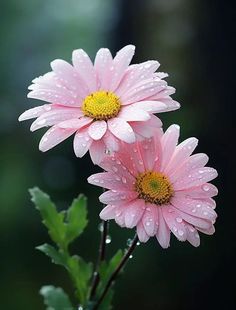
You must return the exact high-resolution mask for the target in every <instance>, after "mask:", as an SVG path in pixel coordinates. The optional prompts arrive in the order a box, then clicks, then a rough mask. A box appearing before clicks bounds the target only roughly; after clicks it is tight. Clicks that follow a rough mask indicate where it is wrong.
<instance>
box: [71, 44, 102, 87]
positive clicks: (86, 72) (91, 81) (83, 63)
mask: <svg viewBox="0 0 236 310" xmlns="http://www.w3.org/2000/svg"><path fill="white" fill-rule="evenodd" d="M72 62H73V66H74V67H75V70H76V72H77V74H78V75H79V76H80V78H81V79H82V80H83V81H84V83H85V84H86V86H87V87H88V89H89V91H90V92H91V93H92V92H95V91H96V90H97V81H96V72H95V70H94V67H93V63H92V61H91V60H90V58H89V56H88V55H87V53H85V51H84V50H82V49H78V50H74V51H73V53H72Z"/></svg>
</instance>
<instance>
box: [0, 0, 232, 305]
mask: <svg viewBox="0 0 236 310" xmlns="http://www.w3.org/2000/svg"><path fill="white" fill-rule="evenodd" d="M234 12H235V7H233V5H232V4H231V3H230V1H221V2H220V1H213V0H211V1H210V0H209V1H198V0H150V1H148V0H146V1H141V0H91V1H89V0H84V1H83V0H47V1H41V0H34V1H29V0H21V1H19V0H7V1H4V0H1V2H0V46H1V48H0V124H1V125H0V143H1V152H0V238H1V242H0V244H1V254H0V255H1V256H0V260H1V261H0V266H1V273H0V274H1V289H0V295H1V296H0V305H1V309H6V310H11V309H20V310H21V309H27V310H28V309H34V310H40V309H44V306H43V303H42V299H41V297H40V296H39V294H38V291H39V289H40V287H41V286H42V285H44V284H55V285H58V286H62V287H64V288H65V290H66V291H67V292H68V293H69V294H70V295H71V296H72V295H73V291H72V289H71V287H70V283H69V280H68V278H67V275H66V273H65V272H64V271H63V270H61V269H60V267H58V266H54V265H52V264H51V263H50V262H49V259H48V258H46V257H44V256H43V255H42V254H41V253H39V252H37V251H36V250H35V249H34V248H35V246H37V245H39V244H42V243H44V242H48V241H49V240H48V236H47V232H46V230H45V229H44V227H43V226H42V224H41V223H40V218H39V214H38V213H37V211H35V209H34V207H33V206H32V203H31V202H30V198H29V194H28V192H27V189H28V188H30V187H33V186H34V185H38V186H39V187H40V188H42V189H43V190H45V191H46V192H48V193H49V194H50V195H51V196H52V198H53V199H54V201H56V202H57V204H58V206H59V207H60V208H66V207H67V206H68V205H69V203H70V202H71V200H72V199H73V198H74V197H76V196H77V194H78V193H79V192H84V193H85V194H86V195H87V196H88V197H89V219H90V222H89V226H88V228H87V229H86V233H85V234H84V235H83V236H82V237H81V238H80V239H79V241H78V243H76V244H75V245H74V247H73V251H74V252H78V253H79V254H81V255H82V256H84V257H85V258H86V259H88V260H93V261H94V260H95V256H96V252H97V246H98V241H99V232H98V230H97V226H98V223H99V219H98V214H99V211H100V209H101V205H100V204H99V203H98V200H97V197H98V195H99V194H100V191H99V189H98V188H95V187H93V186H90V185H88V184H87V182H86V178H87V177H88V176H89V175H90V174H91V173H93V172H95V171H98V168H96V167H93V165H92V164H91V161H90V158H89V156H86V157H85V158H83V159H76V158H75V156H74V154H73V150H72V139H69V141H66V142H64V143H62V144H61V145H59V146H58V147H56V148H55V149H53V150H51V151H49V152H47V153H46V154H43V153H41V152H39V150H38V147H37V144H38V141H39V139H40V137H41V136H42V131H40V132H37V133H34V134H32V133H30V132H29V125H30V122H25V123H23V124H22V123H21V124H20V123H18V121H17V118H18V116H19V114H21V113H22V112H23V111H24V110H25V109H28V108H30V107H33V106H36V105H39V104H40V102H39V101H38V102H37V101H36V100H29V99H27V98H26V94H27V87H28V85H29V84H30V82H31V80H32V79H33V78H34V77H36V76H39V75H41V74H43V73H45V72H47V71H49V70H50V68H49V62H50V61H52V60H53V59H55V58H63V59H65V60H68V61H70V59H71V52H72V50H73V49H76V48H83V49H85V50H86V51H87V52H88V53H89V54H90V55H91V57H92V58H93V57H94V55H95V53H96V50H97V49H98V48H100V47H102V46H104V47H108V48H110V49H111V50H112V52H113V54H114V53H115V51H117V50H118V49H119V48H121V47H123V46H124V45H126V44H129V43H133V44H135V45H136V47H137V49H136V56H135V59H134V61H135V62H141V61H144V60H147V59H157V60H159V61H160V63H161V64H162V66H161V71H165V72H168V73H169V74H170V77H169V78H168V81H169V83H170V85H173V86H175V87H176V89H177V93H176V94H175V95H174V98H175V99H176V100H178V101H179V102H180V103H181V104H182V108H181V109H180V110H178V111H176V112H171V113H167V114H161V115H160V117H161V119H162V120H163V121H164V127H165V128H167V127H168V126H169V125H170V124H172V123H177V124H179V125H181V128H182V130H181V140H183V139H185V138H187V137H189V136H196V137H198V138H199V139H200V143H199V146H198V148H197V151H199V152H205V153H207V154H208V155H209V157H210V162H209V165H210V166H212V167H215V168H217V170H218V172H219V177H218V179H217V180H216V181H215V182H214V184H216V185H217V186H218V188H219V195H218V197H217V199H216V200H217V212H218V215H219V217H218V220H217V222H216V233H215V235H214V236H204V235H202V236H201V246H200V247H199V248H197V249H196V248H193V247H192V246H191V245H189V244H187V243H180V242H178V241H177V240H175V238H172V240H171V247H170V248H169V249H168V250H163V249H162V248H161V247H160V246H159V245H158V243H157V242H156V240H155V238H153V239H152V240H150V241H149V242H148V243H147V244H144V245H141V246H139V247H138V248H137V250H136V252H135V254H134V257H133V258H132V260H131V261H130V262H129V264H128V265H127V268H126V273H125V274H123V276H121V277H120V279H119V281H118V282H117V284H116V294H115V298H114V309H137V310H139V309H140V310H141V309H148V310H156V309H157V310H159V309H161V310H169V309H179V310H185V309H193V310H195V309H199V308H201V309H234V307H235V284H234V283H235V277H236V274H235V264H236V263H235V261H236V257H235V245H236V242H235V237H236V234H235V216H236V212H235V208H236V206H235V198H234V197H235V196H234V194H235V178H234V177H233V175H234V174H233V168H234V167H233V166H234V163H235V155H234V143H235V138H234V134H233V115H234V110H235V109H234V105H235V100H234V91H235V87H234V81H235V73H234V69H235V67H234V63H235V61H234V58H235V50H234V42H233V40H234V38H235V25H234V18H235V17H234ZM231 176H232V177H231ZM233 190H234V192H233ZM110 228H111V234H112V242H111V244H110V245H108V255H112V254H113V253H114V251H115V249H116V248H117V247H122V248H123V247H124V246H125V245H126V240H127V238H128V237H132V235H133V233H134V232H133V231H131V230H126V229H120V228H119V227H117V226H116V225H115V224H114V223H111V227H110Z"/></svg>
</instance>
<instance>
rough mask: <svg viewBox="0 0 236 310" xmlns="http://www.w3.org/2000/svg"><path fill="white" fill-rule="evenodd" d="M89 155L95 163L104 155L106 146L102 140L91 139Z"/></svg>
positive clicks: (98, 162) (97, 163) (99, 161)
mask: <svg viewBox="0 0 236 310" xmlns="http://www.w3.org/2000/svg"><path fill="white" fill-rule="evenodd" d="M89 153H90V157H91V159H92V162H93V163H94V164H95V165H99V164H100V163H101V161H102V160H103V158H104V156H105V155H106V146H105V144H104V142H103V141H102V140H99V141H95V140H93V142H92V144H91V146H90V149H89Z"/></svg>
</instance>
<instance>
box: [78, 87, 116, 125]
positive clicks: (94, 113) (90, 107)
mask: <svg viewBox="0 0 236 310" xmlns="http://www.w3.org/2000/svg"><path fill="white" fill-rule="evenodd" d="M120 109H121V104H120V100H119V98H118V97H117V96H116V95H115V94H114V93H112V92H106V91H103V90H101V91H97V92H94V93H92V94H91V95H89V96H87V97H86V98H85V99H84V101H83V104H82V111H83V113H84V115H85V116H89V117H91V118H93V119H94V120H105V121H106V120H108V119H110V118H113V117H116V116H117V114H118V113H119V112H120Z"/></svg>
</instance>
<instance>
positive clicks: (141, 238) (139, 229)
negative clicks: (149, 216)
mask: <svg viewBox="0 0 236 310" xmlns="http://www.w3.org/2000/svg"><path fill="white" fill-rule="evenodd" d="M137 235H138V238H139V241H140V242H143V243H145V242H147V241H148V239H149V238H150V237H149V236H148V234H147V233H146V231H145V229H144V227H143V223H142V222H141V221H140V222H139V223H138V225H137Z"/></svg>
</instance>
